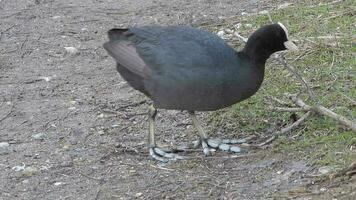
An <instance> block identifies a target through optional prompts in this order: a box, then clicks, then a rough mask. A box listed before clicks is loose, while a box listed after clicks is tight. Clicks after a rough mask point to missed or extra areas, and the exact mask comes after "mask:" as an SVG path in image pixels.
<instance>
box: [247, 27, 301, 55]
mask: <svg viewBox="0 0 356 200" xmlns="http://www.w3.org/2000/svg"><path fill="white" fill-rule="evenodd" d="M288 36H289V35H288V30H287V28H286V27H285V26H284V25H283V24H282V23H280V22H278V23H277V24H271V25H266V26H263V27H261V28H260V29H258V30H257V31H255V32H254V33H253V34H252V35H251V36H250V37H249V38H248V41H247V44H246V46H245V48H244V52H245V53H247V54H248V55H249V56H251V57H254V58H256V59H262V60H266V59H267V58H268V57H269V56H270V55H271V54H273V53H274V52H277V51H283V50H292V51H296V50H298V47H297V46H296V45H295V44H294V43H293V42H292V41H290V40H289V37H288Z"/></svg>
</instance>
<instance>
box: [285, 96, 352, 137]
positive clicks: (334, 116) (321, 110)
mask: <svg viewBox="0 0 356 200" xmlns="http://www.w3.org/2000/svg"><path fill="white" fill-rule="evenodd" d="M290 97H291V99H292V101H293V102H294V103H295V104H296V105H298V106H299V107H301V108H303V109H305V110H310V111H314V112H316V113H318V114H320V115H324V116H327V117H330V118H331V119H333V120H335V121H337V122H339V123H340V124H342V125H344V126H346V127H348V128H350V129H351V130H353V131H355V132H356V124H355V122H353V121H351V120H349V119H347V118H346V117H344V116H342V115H339V114H336V113H334V112H333V111H331V110H329V109H327V108H325V107H324V106H322V105H315V106H310V105H308V104H306V103H305V102H304V101H303V100H302V99H300V98H299V97H298V95H290Z"/></svg>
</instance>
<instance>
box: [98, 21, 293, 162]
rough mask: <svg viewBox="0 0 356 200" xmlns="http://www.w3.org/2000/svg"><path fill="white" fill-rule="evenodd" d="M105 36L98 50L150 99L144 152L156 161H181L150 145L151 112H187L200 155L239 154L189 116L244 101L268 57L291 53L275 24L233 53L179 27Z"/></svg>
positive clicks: (122, 31)
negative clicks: (285, 51) (206, 131)
mask: <svg viewBox="0 0 356 200" xmlns="http://www.w3.org/2000/svg"><path fill="white" fill-rule="evenodd" d="M108 35H109V41H108V42H106V43H105V44H104V48H105V49H106V50H107V51H108V52H109V54H110V55H111V56H112V57H113V58H114V59H115V61H116V62H117V70H118V71H119V73H120V74H121V76H122V77H123V78H124V79H125V80H126V81H127V82H128V84H130V85H131V86H132V87H133V88H135V89H136V90H139V91H141V92H142V93H144V94H145V95H146V96H148V97H149V98H151V99H152V100H153V105H152V106H150V109H149V149H150V155H151V156H152V157H153V158H155V159H157V160H160V161H167V160H169V159H177V158H181V157H180V156H178V155H177V154H174V153H171V152H169V151H167V150H164V149H162V148H160V147H157V146H156V143H155V139H154V134H155V116H156V114H157V110H156V108H160V109H175V110H187V111H188V113H189V115H190V117H191V119H192V122H193V125H194V126H195V128H196V129H197V131H198V133H199V137H200V141H201V144H202V146H203V152H204V153H205V154H206V155H209V154H210V151H211V150H213V149H221V150H226V151H231V152H240V148H239V147H237V146H232V145H231V143H233V142H232V141H231V140H219V139H209V138H208V136H207V134H206V133H205V132H204V130H203V129H202V127H201V125H200V123H199V121H198V120H197V118H196V116H195V114H194V112H195V111H211V110H217V109H221V108H224V107H227V106H230V105H232V104H235V103H237V102H240V101H242V100H244V99H247V98H249V97H250V96H251V95H253V94H254V93H255V92H256V91H257V90H258V89H259V88H260V86H261V83H262V81H263V76H264V68H265V62H266V60H267V59H268V58H269V56H270V55H271V54H273V53H274V52H277V51H282V50H286V49H290V50H296V49H297V47H296V46H295V45H294V44H293V43H292V42H291V41H290V40H289V38H288V31H287V29H286V27H285V26H284V25H283V24H281V23H277V24H271V25H266V26H263V27H262V28H260V29H258V30H257V31H255V32H254V33H253V34H252V35H251V36H250V37H249V39H248V41H247V44H246V46H245V47H244V49H243V50H242V51H239V52H237V51H235V50H234V49H233V48H231V47H230V46H229V45H227V44H226V43H225V41H224V40H222V39H221V38H219V37H218V36H216V35H214V34H212V33H210V32H207V31H204V30H201V29H197V28H192V27H185V26H167V27H163V26H143V27H133V28H129V29H111V30H110V31H109V32H108ZM229 143H230V144H229Z"/></svg>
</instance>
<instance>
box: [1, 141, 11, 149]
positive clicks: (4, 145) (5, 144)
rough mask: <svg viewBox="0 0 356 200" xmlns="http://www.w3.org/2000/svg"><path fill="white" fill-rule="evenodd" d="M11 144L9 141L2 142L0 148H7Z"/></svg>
mask: <svg viewBox="0 0 356 200" xmlns="http://www.w3.org/2000/svg"><path fill="white" fill-rule="evenodd" d="M9 146H10V144H9V143H8V142H0V148H1V149H6V148H7V147H9Z"/></svg>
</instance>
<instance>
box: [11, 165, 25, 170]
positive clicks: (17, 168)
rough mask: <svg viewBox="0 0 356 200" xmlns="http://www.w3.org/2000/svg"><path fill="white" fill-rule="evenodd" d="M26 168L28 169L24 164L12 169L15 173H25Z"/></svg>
mask: <svg viewBox="0 0 356 200" xmlns="http://www.w3.org/2000/svg"><path fill="white" fill-rule="evenodd" d="M25 167H26V165H25V164H22V165H17V166H14V167H13V168H12V169H13V170H15V172H18V171H23V170H24V169H25Z"/></svg>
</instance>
